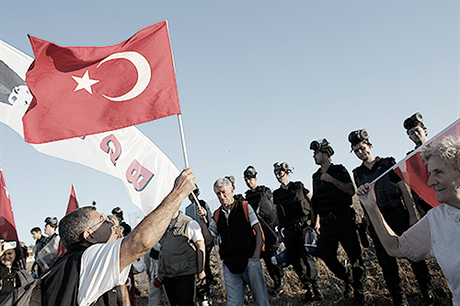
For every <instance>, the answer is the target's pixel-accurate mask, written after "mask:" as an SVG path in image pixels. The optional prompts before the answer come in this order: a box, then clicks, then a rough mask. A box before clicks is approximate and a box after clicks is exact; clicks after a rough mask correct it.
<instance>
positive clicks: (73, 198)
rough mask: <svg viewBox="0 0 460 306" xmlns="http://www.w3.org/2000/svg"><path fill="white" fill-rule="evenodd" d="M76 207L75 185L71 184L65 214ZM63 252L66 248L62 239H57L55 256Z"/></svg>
mask: <svg viewBox="0 0 460 306" xmlns="http://www.w3.org/2000/svg"><path fill="white" fill-rule="evenodd" d="M78 207H79V206H78V200H77V192H76V191H75V186H74V185H72V189H71V190H70V199H69V204H67V210H66V212H65V214H66V215H67V214H69V213H71V212H72V211H74V210H76V209H77V208H78ZM65 252H66V248H65V247H64V245H63V244H62V241H60V240H59V249H58V252H57V256H56V258H58V257H59V255H61V254H62V253H65Z"/></svg>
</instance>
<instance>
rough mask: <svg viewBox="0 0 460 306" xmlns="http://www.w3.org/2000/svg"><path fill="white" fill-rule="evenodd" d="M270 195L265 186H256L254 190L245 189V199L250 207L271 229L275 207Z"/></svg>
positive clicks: (274, 221) (274, 224)
mask: <svg viewBox="0 0 460 306" xmlns="http://www.w3.org/2000/svg"><path fill="white" fill-rule="evenodd" d="M271 197H272V193H271V191H270V189H269V188H267V187H265V186H257V187H256V189H255V190H247V191H246V201H248V203H249V204H250V205H251V207H252V209H254V211H255V212H256V213H257V214H258V215H259V216H260V217H261V218H263V219H264V221H265V222H267V224H268V225H269V226H270V227H271V228H272V229H275V226H276V207H275V204H273V202H272V199H271Z"/></svg>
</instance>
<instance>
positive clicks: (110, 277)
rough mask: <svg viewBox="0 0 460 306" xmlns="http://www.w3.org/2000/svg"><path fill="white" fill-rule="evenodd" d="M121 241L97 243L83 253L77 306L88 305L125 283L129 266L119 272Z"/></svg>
mask: <svg viewBox="0 0 460 306" xmlns="http://www.w3.org/2000/svg"><path fill="white" fill-rule="evenodd" d="M122 241H123V239H118V240H117V241H115V242H112V243H98V244H95V245H92V246H90V247H89V248H87V249H86V250H85V252H84V253H83V255H82V257H81V268H80V284H79V287H78V299H77V302H78V305H79V306H87V305H90V304H91V303H93V302H95V301H96V300H97V299H98V298H99V297H100V296H101V295H103V294H104V293H106V292H107V291H109V290H111V289H112V288H113V287H115V286H119V285H123V284H125V283H126V280H127V278H128V274H129V270H130V268H131V265H128V266H127V267H126V268H124V269H123V271H121V272H120V246H121V242H122Z"/></svg>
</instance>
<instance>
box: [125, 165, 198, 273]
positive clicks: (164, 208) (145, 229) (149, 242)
mask: <svg viewBox="0 0 460 306" xmlns="http://www.w3.org/2000/svg"><path fill="white" fill-rule="evenodd" d="M194 178H195V175H194V174H193V172H192V170H191V169H190V168H189V169H186V170H184V171H183V172H182V173H181V175H180V176H179V177H178V178H177V179H176V181H175V183H174V188H173V190H172V191H171V192H170V193H169V194H168V195H167V196H166V198H165V199H164V200H163V201H162V202H161V204H160V205H159V206H158V207H157V208H156V209H155V210H154V211H152V212H151V213H150V214H148V215H147V216H146V217H145V218H144V219H143V220H142V221H141V223H139V225H138V226H136V227H135V228H134V229H133V231H132V232H131V233H130V234H129V235H128V236H126V238H125V239H124V240H123V242H122V244H121V250H120V269H121V270H122V269H123V268H125V267H126V266H128V265H129V264H130V263H131V262H133V261H134V260H136V259H138V258H139V257H141V256H142V255H144V254H145V253H146V252H147V251H148V250H150V249H151V248H153V246H154V245H155V244H156V243H157V242H158V241H159V240H160V238H161V237H162V236H163V234H164V232H165V231H166V229H167V227H168V225H169V222H170V221H171V219H172V218H173V216H174V214H175V213H176V212H177V210H178V209H179V206H180V204H181V203H182V201H183V200H184V199H185V198H186V197H187V196H188V195H189V194H190V192H192V190H193V189H194V188H195V179H194Z"/></svg>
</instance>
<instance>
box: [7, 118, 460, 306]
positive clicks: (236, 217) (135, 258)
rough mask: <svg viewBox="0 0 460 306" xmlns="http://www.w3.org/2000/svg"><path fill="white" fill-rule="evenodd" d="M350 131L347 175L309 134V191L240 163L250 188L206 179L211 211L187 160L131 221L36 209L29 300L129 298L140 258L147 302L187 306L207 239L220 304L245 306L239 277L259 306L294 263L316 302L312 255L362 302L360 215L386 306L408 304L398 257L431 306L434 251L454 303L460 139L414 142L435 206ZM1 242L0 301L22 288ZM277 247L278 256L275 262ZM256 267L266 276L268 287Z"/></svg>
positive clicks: (459, 281) (365, 138)
mask: <svg viewBox="0 0 460 306" xmlns="http://www.w3.org/2000/svg"><path fill="white" fill-rule="evenodd" d="M404 127H405V128H406V131H407V134H408V136H409V138H410V139H411V140H412V141H413V142H414V144H415V149H417V148H419V147H420V146H422V145H423V144H425V143H426V142H427V128H426V127H425V125H424V124H423V118H422V116H421V115H420V114H419V113H416V114H414V115H413V116H411V117H409V118H407V119H406V120H405V122H404ZM348 140H349V142H350V146H351V149H352V151H353V152H354V153H355V155H356V156H357V158H358V159H359V160H360V161H361V164H360V165H359V166H358V167H356V168H355V169H354V170H353V171H352V173H353V179H352V177H351V176H350V173H349V172H348V170H347V169H346V168H345V167H344V166H343V165H341V164H334V163H332V159H331V157H332V156H333V155H334V149H333V147H332V145H331V144H330V143H329V142H328V141H327V140H326V139H322V140H314V141H312V142H311V144H310V149H311V150H312V152H313V160H314V162H315V164H317V165H318V166H319V168H318V170H317V171H316V172H315V173H314V174H313V175H312V191H310V190H308V188H307V187H306V186H305V185H304V183H302V182H295V181H290V179H289V175H290V173H292V167H290V166H289V164H288V163H286V162H281V163H279V162H277V163H275V164H274V165H273V171H274V175H275V177H276V179H277V180H278V182H279V183H280V185H279V187H278V188H277V189H275V190H273V191H271V190H270V188H268V187H266V186H263V185H259V184H258V182H257V171H256V169H255V167H253V166H248V167H247V168H246V169H245V170H244V171H243V177H244V180H245V182H246V185H247V187H248V190H247V191H246V192H245V194H244V195H242V194H236V193H235V186H234V181H235V179H234V177H233V176H227V177H222V178H219V179H217V180H216V181H215V182H214V185H213V188H214V192H215V194H216V196H217V198H218V200H219V202H220V204H221V205H220V207H219V208H218V209H216V210H215V211H214V212H212V211H211V209H210V208H209V206H208V204H207V203H206V202H205V201H203V200H202V199H199V190H198V188H197V187H196V182H195V175H194V174H193V171H192V170H191V169H190V168H188V169H185V170H184V171H183V172H182V173H181V174H180V175H179V177H178V178H177V179H176V181H175V183H174V187H173V189H172V191H171V192H170V193H169V194H168V195H167V196H166V198H165V199H164V200H163V202H162V203H161V204H160V205H159V206H158V207H157V208H156V209H155V210H154V211H152V212H151V213H150V214H149V215H147V216H146V217H145V218H144V219H143V220H142V221H141V222H140V223H139V224H138V225H137V226H136V227H134V228H133V229H131V227H129V225H128V224H126V223H125V222H124V221H123V212H122V211H121V209H120V208H119V207H117V208H115V209H113V210H112V215H110V216H105V215H104V214H101V213H99V212H97V211H96V209H95V207H94V206H88V207H82V208H79V209H77V210H75V211H73V212H71V213H70V214H68V215H66V216H65V217H64V218H63V219H62V220H60V222H59V225H58V221H57V219H56V218H51V217H48V218H46V219H45V228H44V230H45V234H46V235H47V237H45V236H43V235H42V234H41V230H40V228H38V227H36V228H33V229H32V230H31V234H32V236H33V237H34V239H36V246H35V263H34V265H33V268H32V270H33V273H35V274H36V277H39V278H40V282H41V284H40V293H41V294H40V296H39V297H38V298H37V297H36V296H34V295H33V299H34V298H37V299H39V300H40V302H41V304H42V305H81V306H82V305H132V304H134V303H135V302H134V300H133V295H132V294H131V292H132V290H133V286H132V285H131V284H133V283H134V281H133V280H132V275H133V274H134V273H136V272H141V270H142V269H140V268H138V266H139V265H136V264H134V265H133V264H132V263H133V262H139V260H141V262H142V261H143V262H144V263H145V266H146V271H147V273H148V275H149V277H150V287H149V290H150V292H149V306H157V305H161V298H162V296H164V297H165V298H166V300H167V301H168V303H169V304H170V305H181V306H182V305H184V306H185V305H196V304H195V303H196V302H197V293H198V295H199V296H200V300H202V301H203V305H205V303H207V299H208V297H209V290H210V289H209V288H210V285H213V284H215V283H216V281H215V278H214V277H215V275H213V274H212V272H211V269H210V254H211V251H212V250H213V248H214V249H215V250H216V251H217V252H216V253H217V254H218V257H219V258H220V260H221V261H222V270H221V272H222V275H221V277H222V278H223V283H224V286H225V293H226V304H227V305H230V306H240V305H244V301H245V298H246V297H247V286H248V287H249V288H250V290H251V293H252V298H253V299H254V302H255V303H256V304H257V305H264V306H265V305H269V304H270V303H269V296H270V295H276V296H280V295H282V294H283V293H284V292H285V289H286V280H285V274H284V267H285V266H286V265H292V267H293V270H294V271H295V274H296V275H297V277H298V279H299V281H300V283H301V284H302V285H303V289H304V295H303V302H304V303H309V302H313V301H321V300H323V299H324V296H323V293H322V288H321V287H320V283H319V279H320V277H321V275H319V273H318V269H317V266H316V258H317V257H318V258H321V259H322V260H323V261H324V263H325V264H326V266H327V267H328V269H330V271H331V272H333V273H334V274H335V275H336V276H337V278H338V279H340V280H342V282H343V290H342V294H343V296H344V298H345V299H347V300H350V301H351V302H352V303H354V305H367V304H366V287H365V280H366V270H365V264H364V262H363V256H362V247H366V246H367V245H368V241H367V239H368V237H367V235H366V234H365V233H364V232H363V230H364V226H363V224H367V226H366V229H365V230H367V232H368V234H369V236H370V237H371V238H372V241H373V244H374V246H375V252H376V256H377V260H378V264H379V265H380V266H381V268H382V271H383V277H384V280H385V283H386V286H387V289H388V291H389V292H390V295H391V297H392V301H393V305H396V306H400V305H408V302H407V298H406V296H405V292H404V288H403V286H402V281H401V279H400V276H399V273H398V264H397V261H396V257H403V258H407V259H408V260H409V262H410V265H411V267H412V270H413V272H414V274H415V276H416V279H417V282H418V285H419V289H420V293H421V295H422V303H423V305H435V303H436V300H435V298H434V296H433V294H432V289H431V275H430V271H429V269H428V266H427V264H426V262H425V260H427V259H430V258H436V259H437V261H438V263H439V265H440V267H441V269H442V271H443V273H444V275H445V277H446V280H447V283H448V285H449V289H450V290H451V292H452V296H453V304H454V305H455V306H459V305H460V277H459V275H460V273H459V272H460V268H459V267H460V262H459V256H458V254H459V252H460V227H459V222H460V137H459V136H449V137H446V138H443V139H441V140H439V141H435V142H434V143H432V144H431V145H430V146H429V148H428V147H424V148H422V153H421V156H422V159H423V160H424V162H425V164H426V165H427V168H428V175H429V180H428V182H427V183H428V185H429V186H431V187H433V189H434V190H435V192H436V194H437V200H438V202H440V203H443V204H442V205H440V206H438V207H436V208H434V209H432V207H431V206H430V205H429V204H427V203H426V202H424V201H423V199H422V198H421V197H419V195H417V194H416V193H415V192H414V191H412V190H410V189H409V188H408V186H407V185H406V184H405V183H404V181H402V180H401V179H400V178H399V177H398V176H397V175H396V174H395V173H394V172H393V171H389V172H388V171H387V170H389V169H390V168H391V167H392V166H393V165H394V164H395V160H394V158H392V157H385V158H381V157H378V156H375V155H374V153H373V151H372V144H371V142H370V137H369V132H368V131H367V130H356V131H352V132H351V133H350V134H349V137H348ZM409 153H410V152H409ZM409 153H408V154H409ZM385 173H386V174H385ZM382 174H383V176H382ZM378 177H381V178H380V179H379V180H377V181H376V182H374V181H375V179H376V178H378ZM353 182H354V183H353ZM355 186H356V187H355ZM356 190H357V191H356ZM355 191H356V192H355ZM355 193H356V194H357V195H358V197H359V199H360V201H361V203H362V204H363V206H364V208H365V212H366V214H365V216H364V221H360V222H362V223H360V222H359V220H358V219H359V218H356V215H357V214H356V212H355V210H354V208H353V206H352V203H353V200H352V197H353V196H354V195H355ZM187 197H189V200H190V205H189V206H187V208H186V209H185V213H184V212H181V211H180V210H179V206H180V204H181V203H182V201H183V200H184V199H185V198H187ZM57 226H58V230H59V235H57V234H56V227H57ZM312 237H319V238H318V240H317V243H316V244H312V243H311V242H309V243H307V240H308V239H312ZM306 239H307V240H306ZM59 240H60V241H61V242H62V244H63V246H64V247H65V248H66V249H67V252H65V253H64V254H62V255H61V256H59V257H58V258H57V259H56V255H57V253H53V252H51V251H50V250H54V247H53V246H54V245H55V244H56V243H57V245H59ZM56 241H57V242H56ZM339 244H340V245H341V246H342V248H343V250H344V251H345V254H346V256H347V259H348V260H347V261H346V263H345V264H344V263H343V262H341V261H340V260H339V259H338V256H339V255H338V248H339ZM0 245H1V248H0V256H1V257H0V259H1V260H0V261H1V264H0V273H1V274H0V277H1V284H2V286H0V302H1V301H3V300H4V299H6V298H7V296H8V294H9V293H10V292H11V291H13V290H14V289H15V288H18V287H19V286H21V284H18V283H17V279H16V278H15V273H16V272H17V270H19V269H21V268H24V267H23V266H21V263H20V261H19V258H20V257H21V256H20V254H21V251H20V247H19V244H17V243H16V242H13V241H4V242H1V244H0ZM306 245H307V247H306ZM282 246H284V247H282ZM282 249H284V250H283V251H282V253H281V254H284V255H285V256H286V258H285V260H284V265H281V263H280V262H279V261H278V258H280V255H281V254H280V251H281V250H282ZM44 250H47V252H45V251H44ZM56 251H57V248H56ZM275 255H276V256H275ZM53 256H54V258H52V257H53ZM49 258H52V260H51V261H48V260H49ZM261 260H263V262H264V265H262V261H261ZM263 266H265V267H266V269H267V272H268V275H269V277H270V278H271V279H272V281H273V286H272V287H271V288H269V287H268V285H267V280H266V276H265V275H264V271H263ZM130 277H131V280H130Z"/></svg>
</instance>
